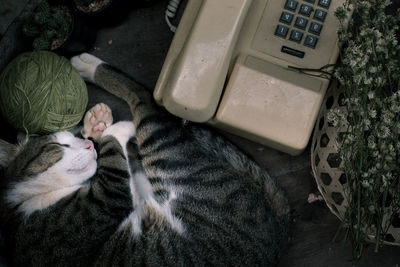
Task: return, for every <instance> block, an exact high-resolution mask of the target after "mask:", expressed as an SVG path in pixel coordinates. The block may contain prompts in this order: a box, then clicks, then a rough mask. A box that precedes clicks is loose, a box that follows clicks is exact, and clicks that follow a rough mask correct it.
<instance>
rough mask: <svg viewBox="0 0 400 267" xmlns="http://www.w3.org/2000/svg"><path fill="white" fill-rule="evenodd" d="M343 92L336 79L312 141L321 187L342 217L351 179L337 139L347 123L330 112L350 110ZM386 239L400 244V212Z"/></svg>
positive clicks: (314, 169)
mask: <svg viewBox="0 0 400 267" xmlns="http://www.w3.org/2000/svg"><path fill="white" fill-rule="evenodd" d="M343 96H344V94H343V90H342V89H341V88H340V86H339V85H338V83H337V81H333V82H332V85H331V87H330V88H329V89H328V91H327V93H326V96H325V99H324V101H323V104H322V106H321V110H320V112H319V115H318V118H317V123H316V125H315V128H314V135H313V139H312V143H311V148H312V149H311V167H312V171H313V175H314V178H315V180H316V182H317V185H318V190H319V191H320V192H321V194H322V196H323V197H324V199H325V202H326V204H327V206H328V207H329V209H330V210H331V211H332V213H333V214H335V215H336V216H337V217H338V218H339V219H340V220H343V218H344V216H345V213H346V208H347V204H348V202H347V200H346V196H345V194H344V189H343V185H344V184H346V182H347V179H346V175H345V173H344V172H343V171H341V168H342V167H343V162H342V160H341V158H340V156H339V154H338V145H337V144H338V143H337V140H338V138H339V137H340V135H341V133H342V132H344V130H345V129H346V127H347V125H341V127H340V128H337V127H333V126H331V125H329V123H328V122H327V119H326V114H327V113H328V111H329V110H331V109H340V110H341V111H343V112H345V113H346V112H347V110H346V107H345V106H341V105H339V103H341V101H340V99H341V98H342V97H343ZM387 211H388V214H389V213H391V207H390V206H389V207H387ZM368 240H369V241H372V242H373V241H375V238H374V236H373V235H368ZM384 243H385V244H391V245H400V218H399V217H398V216H395V217H394V218H393V220H392V225H391V226H390V228H389V230H388V233H387V235H386V237H385V242H384Z"/></svg>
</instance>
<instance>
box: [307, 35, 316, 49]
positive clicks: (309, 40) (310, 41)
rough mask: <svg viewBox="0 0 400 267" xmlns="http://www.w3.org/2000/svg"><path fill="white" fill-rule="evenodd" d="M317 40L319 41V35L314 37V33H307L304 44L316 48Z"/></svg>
mask: <svg viewBox="0 0 400 267" xmlns="http://www.w3.org/2000/svg"><path fill="white" fill-rule="evenodd" d="M317 41H318V38H317V37H314V36H312V35H307V36H306V39H305V40H304V45H305V46H308V47H311V48H315V46H316V44H317Z"/></svg>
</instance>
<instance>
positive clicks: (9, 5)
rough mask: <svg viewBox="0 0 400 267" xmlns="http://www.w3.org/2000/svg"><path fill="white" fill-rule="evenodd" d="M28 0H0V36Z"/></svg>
mask: <svg viewBox="0 0 400 267" xmlns="http://www.w3.org/2000/svg"><path fill="white" fill-rule="evenodd" d="M27 2H28V0H0V37H1V36H2V35H3V34H4V33H5V32H6V30H7V27H8V26H9V25H10V24H11V22H12V21H13V20H14V19H15V18H16V17H17V16H18V15H19V13H21V11H22V9H23V8H24V6H25V5H26V3H27Z"/></svg>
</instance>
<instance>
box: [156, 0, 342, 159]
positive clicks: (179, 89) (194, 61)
mask: <svg viewBox="0 0 400 267" xmlns="http://www.w3.org/2000/svg"><path fill="white" fill-rule="evenodd" d="M343 2H344V0H189V1H188V3H187V5H186V8H185V11H184V14H183V16H182V18H181V20H180V23H179V26H178V28H177V31H176V33H175V36H174V39H173V41H172V44H171V46H170V49H169V52H168V55H167V57H166V60H165V62H164V65H163V68H162V70H161V73H160V76H159V79H158V81H157V84H156V88H155V91H154V98H155V100H156V101H157V102H158V103H159V104H160V105H163V106H164V107H165V108H166V109H167V110H168V111H169V112H171V113H173V114H175V115H177V116H179V117H182V118H184V119H187V120H190V121H195V122H207V123H209V124H211V125H214V126H215V127H219V128H221V129H224V130H227V131H229V132H232V133H235V134H237V135H240V136H243V137H246V138H249V139H251V140H254V141H256V142H259V143H262V144H264V145H268V146H271V147H273V148H275V149H278V150H281V151H284V152H287V153H289V154H292V155H296V154H299V153H301V152H302V151H303V150H304V148H305V147H306V146H307V143H308V140H309V138H310V135H311V132H312V129H313V125H314V123H315V120H316V117H317V114H318V111H319V108H320V106H321V102H322V99H323V97H324V94H325V91H326V89H327V87H328V84H329V80H327V79H322V78H318V77H312V76H309V75H306V74H301V73H298V72H295V71H293V70H291V69H289V68H288V66H290V65H291V66H295V67H300V68H312V69H316V68H320V67H322V66H324V65H327V64H332V63H335V62H336V59H337V56H338V51H339V50H338V45H337V35H336V31H337V28H338V23H339V22H338V21H337V19H336V17H335V16H334V11H335V9H336V8H337V7H338V6H339V5H342V4H343Z"/></svg>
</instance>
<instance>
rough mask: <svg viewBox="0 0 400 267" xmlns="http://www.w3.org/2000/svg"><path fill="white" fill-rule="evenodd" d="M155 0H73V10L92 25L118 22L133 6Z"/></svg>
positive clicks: (144, 4)
mask: <svg viewBox="0 0 400 267" xmlns="http://www.w3.org/2000/svg"><path fill="white" fill-rule="evenodd" d="M155 1H157V0H135V1H133V0H73V5H74V7H75V11H76V12H77V13H78V14H80V15H81V16H82V17H84V18H85V19H86V21H87V22H89V23H91V24H92V25H93V26H104V25H111V24H116V23H120V22H121V21H122V20H123V19H124V18H125V17H126V16H127V15H128V14H129V12H130V11H131V10H132V8H133V7H139V6H146V5H150V4H152V3H153V2H155Z"/></svg>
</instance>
